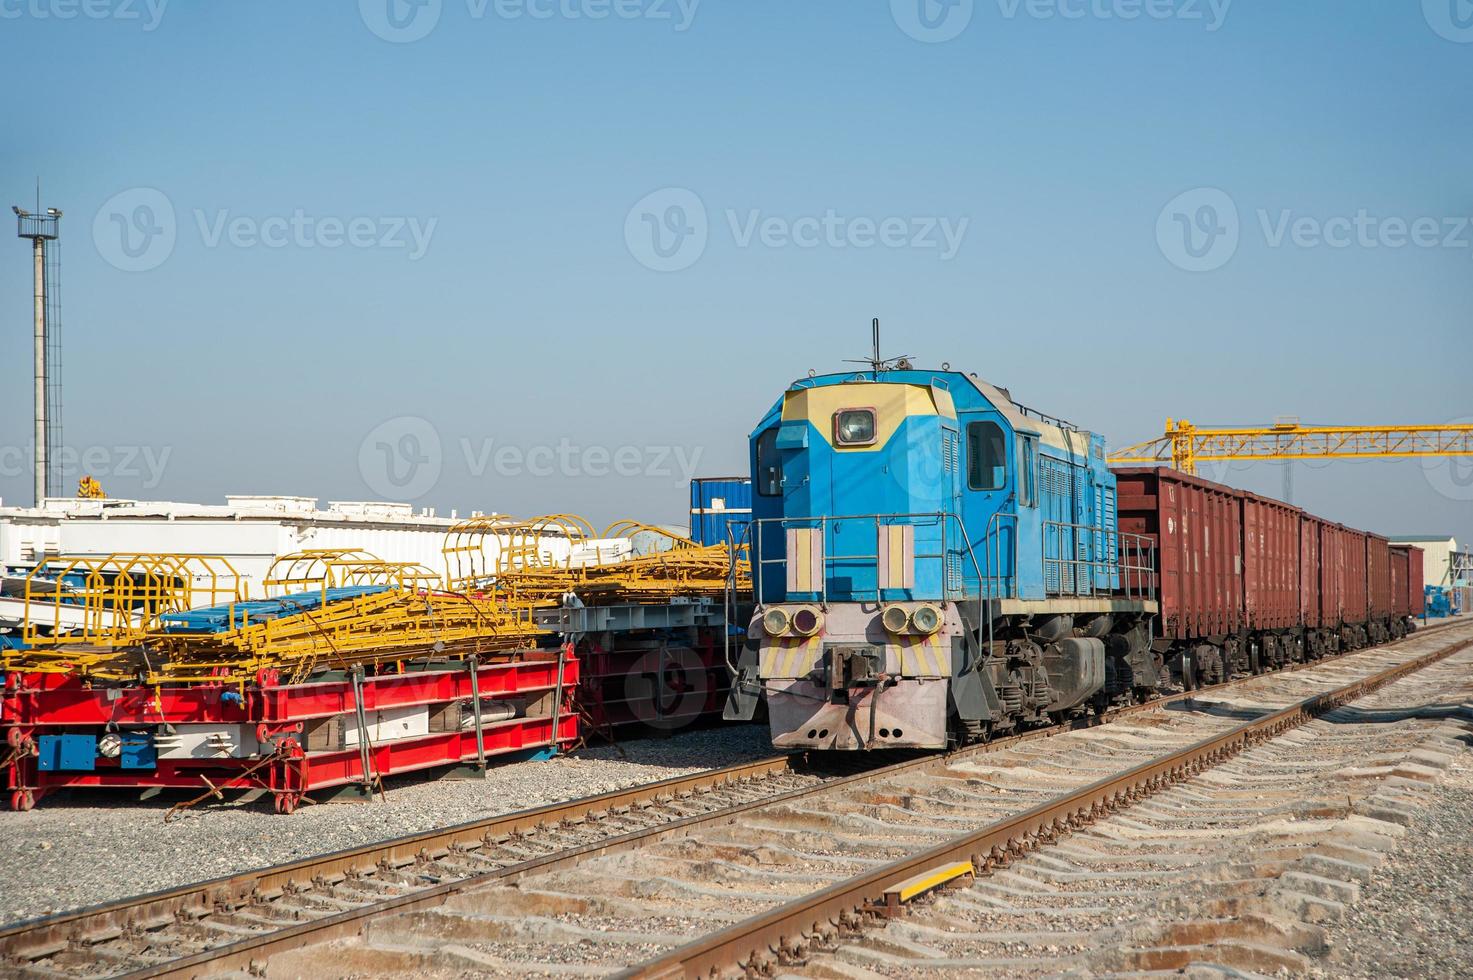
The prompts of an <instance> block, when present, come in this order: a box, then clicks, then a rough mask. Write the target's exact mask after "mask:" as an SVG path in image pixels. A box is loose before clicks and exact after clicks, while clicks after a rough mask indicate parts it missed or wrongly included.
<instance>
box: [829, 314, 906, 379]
mask: <svg viewBox="0 0 1473 980" xmlns="http://www.w3.org/2000/svg"><path fill="white" fill-rule="evenodd" d="M870 343H871V346H870V356H869V357H867V358H865V359H863V360H852V359H851V360H846V361H845V362H844V363H845V364H868V365H869V366H870V370H871V371H873V372H874V374H875V377H876V378H878V377H879V374H880V372H881V371H909V370H911V363H910V355H909V354H901V355H900V356H899V357H890V358H884V357H881V356H880V318H879V317H875V318H874V320H872V321H871V332H870Z"/></svg>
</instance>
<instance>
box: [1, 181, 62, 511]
mask: <svg viewBox="0 0 1473 980" xmlns="http://www.w3.org/2000/svg"><path fill="white" fill-rule="evenodd" d="M11 210H12V211H14V212H15V216H16V225H17V234H18V235H19V236H20V237H21V238H29V239H30V240H31V252H32V256H33V258H34V260H35V275H36V292H35V342H36V347H35V358H36V506H37V507H40V506H41V504H42V503H43V502H44V501H45V500H46V498H47V497H49V496H51V495H52V491H53V490H55V489H56V488H55V487H53V486H52V485H51V468H52V458H51V457H52V452H51V451H52V450H53V449H54V448H57V447H56V443H55V427H56V426H57V425H58V424H59V423H60V419H59V418H53V413H51V412H50V411H48V407H49V402H50V401H51V396H53V395H54V396H55V401H56V407H57V409H58V411H57V412H56V413H55V414H56V415H60V407H61V405H60V402H61V393H60V391H59V389H57V388H55V387H54V386H53V385H52V382H51V378H52V370H53V368H55V369H56V370H58V371H59V370H60V367H61V366H60V364H56V365H53V364H52V354H53V344H54V338H53V337H52V336H51V334H52V330H53V329H54V328H55V327H56V326H58V325H57V324H53V323H51V322H49V321H50V320H51V315H50V314H52V312H53V308H52V306H51V305H50V303H49V302H48V294H49V287H50V286H51V282H50V279H51V276H52V273H53V272H54V266H50V265H48V264H47V262H46V251H47V244H46V243H47V242H54V241H56V240H57V236H58V234H59V228H58V225H59V224H60V221H61V212H60V211H59V210H57V209H56V208H47V209H46V212H45V213H44V214H41V213H32V212H30V211H25V210H22V209H21V208H19V207H12V208H11ZM39 210H40V206H39V204H38V205H37V211H38V212H39ZM57 353H59V351H57Z"/></svg>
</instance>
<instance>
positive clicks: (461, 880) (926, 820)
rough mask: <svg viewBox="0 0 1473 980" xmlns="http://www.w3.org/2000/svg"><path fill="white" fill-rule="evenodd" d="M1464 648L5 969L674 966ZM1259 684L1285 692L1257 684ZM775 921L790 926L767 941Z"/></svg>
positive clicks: (1324, 670) (597, 806) (265, 887)
mask: <svg viewBox="0 0 1473 980" xmlns="http://www.w3.org/2000/svg"><path fill="white" fill-rule="evenodd" d="M1454 634H1455V635H1456V636H1457V637H1465V638H1466V637H1468V636H1473V631H1468V630H1462V631H1460V632H1459V631H1456V630H1455V631H1454ZM1458 642H1461V640H1456V639H1455V638H1454V635H1453V634H1450V635H1447V636H1444V635H1442V631H1438V630H1429V631H1425V632H1419V633H1418V634H1416V636H1415V637H1413V638H1412V639H1410V640H1407V641H1403V642H1402V643H1401V644H1396V645H1392V646H1390V647H1382V648H1378V649H1375V650H1370V651H1361V652H1359V653H1356V654H1349V655H1345V656H1344V657H1340V658H1336V659H1335V660H1327V661H1320V662H1319V663H1317V664H1310V665H1303V666H1302V667H1300V668H1298V669H1297V670H1294V671H1285V672H1280V673H1277V674H1273V675H1269V676H1267V677H1265V678H1250V679H1246V680H1242V681H1237V682H1232V683H1229V684H1226V685H1221V686H1219V688H1216V689H1211V690H1207V691H1199V692H1193V694H1192V695H1190V696H1189V695H1177V696H1173V697H1171V698H1167V699H1165V700H1164V701H1162V702H1153V703H1152V704H1149V705H1142V706H1134V707H1132V708H1127V709H1121V710H1119V711H1117V712H1113V713H1112V714H1111V718H1112V720H1113V721H1114V724H1112V725H1110V726H1108V727H1103V728H1101V727H1093V728H1086V729H1081V730H1075V731H1059V730H1043V731H1039V732H1034V733H1029V734H1027V735H1023V736H1017V737H1014V738H1012V739H1008V740H1004V741H1000V742H997V743H993V744H992V745H990V746H975V747H970V748H968V749H965V750H962V751H959V752H955V753H952V754H950V755H947V756H925V757H921V758H912V759H907V760H904V761H901V762H898V763H893V764H889V765H882V766H875V764H874V762H873V760H872V759H868V758H865V757H859V758H856V757H845V760H847V761H848V763H849V764H850V765H854V766H860V767H863V768H861V769H860V770H859V771H857V772H851V773H849V774H845V773H843V772H834V771H832V770H824V769H821V768H816V767H812V766H807V765H805V763H804V762H803V760H801V759H797V758H791V757H777V758H773V759H765V760H759V761H757V762H752V763H746V764H744V765H740V766H734V767H730V768H728V769H724V770H717V771H714V772H710V773H702V774H697V775H694V776H689V777H682V778H680V779H675V780H669V781H666V782H664V783H660V784H655V785H651V786H642V787H636V788H632V789H629V790H625V791H621V792H617V793H611V794H605V795H604V796H600V797H595V798H591V799H587V800H579V801H574V802H572V803H568V804H560V805H556V806H550V807H544V808H541V809H539V810H533V811H526V812H524V813H518V814H512V815H509V816H505V817H498V818H492V819H490V820H484V821H478V822H475V823H470V824H466V825H463V826H460V827H454V828H447V829H444V830H439V831H434V832H430V833H425V834H420V835H415V836H413V837H409V838H404V839H401V840H397V841H391V842H388V843H385V844H376V845H371V846H368V847H364V848H360V849H356V850H353V851H346V852H340V853H338V854H333V855H327V856H324V857H321V858H314V859H310V860H306V861H301V862H295V863H293V864H288V865H282V866H278V867H274V868H269V869H265V870H263V871H259V872H254V873H249V874H244V875H237V876H234V877H231V878H228V879H221V880H218V881H214V882H206V883H202V884H199V885H192V886H187V887H184V888H179V889H174V890H171V891H167V892H162V893H158V894H155V895H151V896H145V897H143V898H141V899H133V900H127V901H123V902H115V903H111V904H109V905H105V906H100V907H97V908H94V909H86V910H81V911H79V912H74V913H70V914H66V915H61V916H54V917H51V918H48V919H45V920H39V921H37V922H31V923H21V924H19V925H16V926H12V927H9V928H7V929H5V930H0V972H3V973H4V974H5V975H7V976H11V975H14V976H23V977H55V976H69V977H71V976H97V977H102V976H195V975H207V974H212V973H213V974H219V973H225V972H229V971H232V970H237V971H240V970H248V969H252V968H254V969H257V970H258V971H260V970H262V969H264V971H265V972H267V973H268V974H270V975H276V974H278V973H279V974H281V975H288V976H296V975H303V974H308V973H318V974H322V975H324V976H329V975H342V974H344V973H352V974H357V975H363V974H372V973H379V972H393V971H396V970H413V971H417V972H426V973H431V974H434V973H437V972H438V973H442V974H444V975H461V974H465V973H467V972H469V973H490V974H496V973H503V974H508V975H527V974H529V973H535V972H538V971H542V972H546V973H549V974H558V973H580V972H584V973H599V972H610V970H612V969H616V968H618V967H623V966H627V965H630V964H636V963H639V962H641V961H644V960H650V961H651V963H650V969H652V970H655V971H657V972H658V971H666V972H671V973H672V975H674V973H679V972H687V967H689V966H690V964H686V963H684V961H683V960H682V961H680V962H676V963H672V962H666V961H667V960H669V957H670V956H673V955H675V951H676V950H678V949H681V948H684V944H685V943H686V940H688V939H690V938H691V937H692V936H695V935H700V934H703V933H705V932H707V931H709V930H710V929H711V927H712V925H713V924H716V925H727V927H728V928H727V930H726V931H727V932H730V931H731V930H734V929H742V928H745V927H746V926H745V925H744V923H745V924H747V925H750V924H751V923H753V922H765V917H770V916H772V915H774V914H776V912H775V911H774V910H782V909H786V908H788V907H789V906H790V905H792V904H793V903H794V902H797V901H802V900H805V899H807V898H811V897H812V896H813V895H815V894H821V893H824V892H825V891H826V890H832V889H833V888H835V887H839V885H838V884H835V883H843V882H848V881H854V880H862V883H861V884H860V885H858V886H856V887H861V888H867V887H869V886H870V885H871V884H872V882H869V881H868V878H869V877H870V876H872V875H874V874H878V873H880V871H881V870H883V869H884V868H886V867H888V866H890V865H893V864H895V863H897V862H900V863H904V862H906V861H913V860H915V859H916V856H917V855H925V854H927V853H928V852H929V850H931V849H933V848H934V847H935V846H937V845H938V842H943V841H945V840H949V839H950V838H951V836H953V835H954V834H956V833H958V832H960V831H961V830H963V829H965V828H971V827H977V826H983V825H988V824H991V823H994V822H996V821H998V820H1000V819H1003V818H1006V817H1008V816H1009V815H1013V814H1016V813H1017V812H1018V811H1020V810H1027V808H1028V807H1030V806H1032V807H1035V808H1036V807H1038V806H1044V807H1045V808H1047V807H1048V806H1052V805H1053V804H1051V803H1050V802H1049V801H1051V800H1054V799H1056V798H1057V797H1058V793H1059V791H1060V789H1061V788H1070V787H1076V786H1080V785H1087V784H1091V783H1093V782H1097V781H1098V780H1099V779H1100V778H1102V777H1103V776H1105V775H1106V774H1110V773H1118V771H1119V770H1121V769H1122V768H1129V767H1130V766H1132V765H1142V766H1147V765H1152V764H1154V763H1152V761H1151V760H1152V759H1155V758H1158V757H1160V755H1161V753H1162V751H1163V750H1178V751H1180V750H1185V749H1190V748H1191V747H1192V746H1193V745H1195V744H1196V743H1198V742H1200V741H1201V740H1202V739H1203V738H1216V737H1225V736H1224V735H1223V732H1227V733H1229V734H1230V733H1231V732H1233V731H1236V730H1237V729H1239V728H1241V727H1242V726H1241V724H1240V721H1241V719H1240V718H1238V717H1237V716H1236V712H1239V711H1248V712H1253V713H1261V712H1263V711H1266V710H1268V709H1269V708H1270V707H1285V708H1291V707H1292V705H1293V704H1294V703H1297V700H1303V698H1307V697H1313V696H1317V695H1319V694H1322V693H1323V691H1325V690H1329V689H1331V688H1333V687H1334V686H1335V685H1336V683H1337V681H1336V680H1335V676H1336V675H1337V674H1338V675H1347V676H1348V673H1347V672H1353V673H1356V674H1358V675H1360V676H1362V677H1363V678H1366V677H1371V676H1372V675H1375V674H1377V673H1379V672H1381V671H1383V670H1385V669H1388V668H1398V667H1403V668H1404V666H1405V665H1406V664H1407V663H1408V662H1417V661H1419V659H1420V657H1421V656H1422V654H1421V653H1419V651H1421V650H1425V649H1429V648H1436V649H1437V650H1438V651H1444V648H1448V649H1450V648H1451V647H1452V646H1453V645H1456V643H1458ZM1268 685H1277V686H1278V688H1279V689H1278V690H1277V691H1276V692H1275V693H1273V694H1269V693H1267V692H1265V691H1262V690H1259V691H1258V692H1257V693H1255V686H1256V688H1258V689H1262V688H1265V687H1267V686H1268ZM1230 691H1231V692H1234V693H1233V694H1232V702H1231V703H1232V705H1233V707H1232V708H1227V707H1224V705H1226V704H1227V702H1226V701H1222V702H1218V703H1217V707H1215V708H1214V707H1212V706H1210V705H1207V706H1205V707H1206V710H1200V709H1202V708H1204V699H1211V700H1212V701H1214V702H1217V701H1218V699H1219V698H1226V697H1227V696H1228V692H1230ZM1238 692H1242V693H1241V694H1240V693H1238ZM1245 698H1247V700H1245ZM1186 701H1191V702H1192V704H1191V705H1185V704H1183V702H1186ZM1188 708H1194V709H1198V710H1187V709H1188ZM1112 778H1113V777H1112ZM876 840H879V841H881V842H882V843H880V844H876ZM879 894H882V892H877V893H875V895H879ZM872 897H873V896H872ZM841 904H842V903H841ZM801 914H808V913H807V912H804V913H801ZM814 921H815V922H820V921H821V920H820V919H814ZM835 921H836V922H839V923H840V924H841V925H842V924H844V923H845V922H846V921H847V920H846V919H845V917H844V916H843V915H838V916H837V917H836V919H835ZM851 924H852V923H851ZM772 928H779V929H785V930H786V931H783V932H780V933H776V934H773V935H772V936H771V937H770V938H764V937H765V936H766V935H767V932H770V931H771V929H772ZM805 928H806V927H805ZM845 928H848V926H845ZM764 930H765V931H764ZM802 932H803V929H799V928H796V927H793V926H791V925H784V924H781V923H780V924H779V925H778V926H771V925H770V924H767V925H762V926H760V928H758V930H757V932H754V933H752V935H751V936H749V937H747V938H739V939H736V940H734V942H735V944H736V946H740V945H742V944H743V943H748V944H749V946H750V948H749V949H747V950H746V952H744V953H742V954H741V955H739V956H735V958H733V950H734V949H735V946H733V945H732V941H728V940H723V944H722V945H720V946H719V947H718V948H716V949H715V951H714V952H712V953H710V954H701V956H704V957H706V959H702V960H701V962H702V964H704V963H705V962H706V960H707V959H710V956H715V957H717V958H718V959H720V960H721V962H722V963H723V964H724V965H726V966H730V965H731V964H732V963H735V962H738V961H750V960H751V957H752V955H753V954H754V951H756V953H757V955H759V956H760V955H762V954H761V953H760V951H761V950H763V949H765V948H767V947H768V946H776V947H782V946H783V945H784V943H783V942H782V941H781V940H782V937H787V936H792V937H798V936H799V935H801V934H802ZM793 941H796V938H794V940H793ZM789 945H791V943H789ZM698 958H699V957H698ZM570 960H571V961H572V962H569V961H570ZM690 968H691V969H697V968H695V967H690ZM706 969H707V966H706V965H701V966H700V967H699V968H698V970H697V972H704V971H705V970H706ZM672 971H673V972H672Z"/></svg>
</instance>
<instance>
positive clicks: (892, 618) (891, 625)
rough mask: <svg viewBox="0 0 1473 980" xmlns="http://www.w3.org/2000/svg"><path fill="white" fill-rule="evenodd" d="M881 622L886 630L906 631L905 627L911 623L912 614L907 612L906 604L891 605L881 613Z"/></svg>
mask: <svg viewBox="0 0 1473 980" xmlns="http://www.w3.org/2000/svg"><path fill="white" fill-rule="evenodd" d="M880 622H881V623H882V624H884V627H885V630H886V632H889V633H904V632H905V627H906V626H907V625H908V624H909V623H910V615H909V614H908V613H906V611H905V607H904V606H890V607H889V608H887V609H886V610H885V611H884V612H882V613H880Z"/></svg>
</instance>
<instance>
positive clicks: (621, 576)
mask: <svg viewBox="0 0 1473 980" xmlns="http://www.w3.org/2000/svg"><path fill="white" fill-rule="evenodd" d="M636 535H643V536H644V537H645V538H646V539H648V540H650V541H652V542H653V543H655V544H656V545H657V547H656V549H655V550H653V551H651V552H649V553H647V554H641V555H635V556H632V557H631V556H628V555H626V554H625V553H624V549H622V548H620V549H614V548H611V547H609V546H608V545H607V544H606V542H610V541H622V540H625V539H633V538H634V537H635V536H636ZM444 553H445V560H446V567H447V577H448V579H449V581H450V583H451V584H452V586H455V587H459V588H491V589H495V590H496V591H497V592H499V593H500V594H502V595H503V596H505V597H507V598H508V599H512V600H515V601H520V602H526V603H531V604H533V605H556V604H557V603H559V602H561V601H562V599H563V597H564V596H566V595H569V594H577V595H579V596H580V597H583V598H584V600H585V601H588V600H593V601H597V602H603V603H608V602H640V601H659V600H662V599H669V598H673V597H675V596H691V597H699V596H716V595H721V594H722V593H723V592H724V591H725V589H726V587H727V582H728V580H729V579H732V580H734V582H735V585H736V588H737V589H739V590H748V589H750V588H751V569H750V565H749V564H748V563H747V562H746V560H745V559H742V560H739V561H736V562H733V561H732V558H731V553H730V552H729V551H728V550H727V547H726V546H725V545H711V546H707V545H700V544H696V543H695V542H694V541H692V540H690V539H689V538H686V537H682V536H680V535H677V534H673V533H671V532H669V531H666V530H664V529H663V528H657V527H652V526H650V525H647V524H642V523H640V522H638V521H629V520H625V521H617V522H615V523H614V524H611V525H609V527H608V528H607V529H606V530H605V531H604V532H603V533H602V534H598V533H597V532H595V531H594V529H593V525H592V524H590V523H589V522H588V521H587V520H585V519H583V518H581V517H578V516H576V515H572V514H552V515H548V516H546V517H537V518H533V519H532V520H529V521H514V520H509V519H507V518H504V517H502V518H477V519H475V520H472V521H467V522H463V523H462V524H459V525H457V526H456V527H454V528H452V529H451V530H450V531H449V533H448V534H447V535H446V537H445V547H444Z"/></svg>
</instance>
